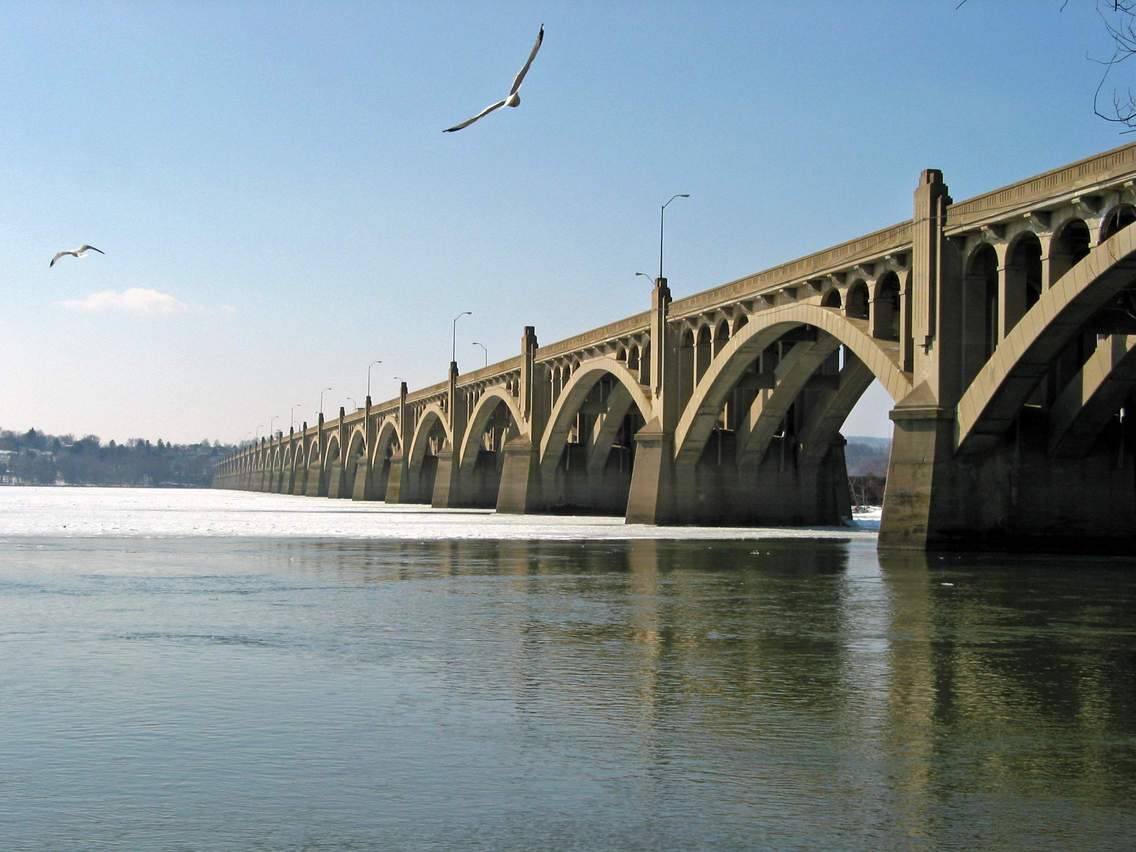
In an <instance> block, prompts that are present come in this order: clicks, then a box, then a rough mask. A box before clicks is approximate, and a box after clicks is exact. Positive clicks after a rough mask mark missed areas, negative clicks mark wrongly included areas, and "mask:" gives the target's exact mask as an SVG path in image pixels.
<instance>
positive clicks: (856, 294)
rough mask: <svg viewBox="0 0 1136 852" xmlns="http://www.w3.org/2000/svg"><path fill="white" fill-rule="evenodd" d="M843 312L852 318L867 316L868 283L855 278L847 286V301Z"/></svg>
mask: <svg viewBox="0 0 1136 852" xmlns="http://www.w3.org/2000/svg"><path fill="white" fill-rule="evenodd" d="M844 313H845V314H846V315H847V316H849V317H851V318H852V319H862V320H866V319H867V318H868V285H867V284H866V283H865V282H864V280H863V279H862V278H857V279H856V280H855V281H853V282H852V285H851V286H850V287H849V288H848V301H847V307H846V308H845V311H844Z"/></svg>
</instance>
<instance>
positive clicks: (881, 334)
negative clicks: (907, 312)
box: [872, 271, 902, 340]
mask: <svg viewBox="0 0 1136 852" xmlns="http://www.w3.org/2000/svg"><path fill="white" fill-rule="evenodd" d="M873 308H874V311H873V313H874V316H873V323H872V325H873V328H872V334H873V336H875V337H878V338H881V339H883V340H899V324H900V323H899V321H900V316H901V310H902V309H901V307H900V298H899V276H898V275H896V274H895V273H894V272H891V271H889V272H886V273H885V274H884V275H883V276H882V277H881V278H880V280H879V281H878V282H877V283H876V299H875V302H874V303H873Z"/></svg>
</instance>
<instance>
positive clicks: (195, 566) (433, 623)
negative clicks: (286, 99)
mask: <svg viewBox="0 0 1136 852" xmlns="http://www.w3.org/2000/svg"><path fill="white" fill-rule="evenodd" d="M864 526H866V527H869V528H870V524H866V525H864ZM693 535H697V536H698V537H697V538H692V537H691V536H693ZM743 535H744V537H743ZM1134 569H1136V563H1134V562H1130V561H1129V562H1125V561H1122V560H1116V559H1112V560H1104V559H1090V558H1076V557H1068V556H1065V557H1053V558H1036V557H1035V558H1029V559H1026V558H1021V557H979V556H968V557H957V556H951V557H947V558H939V557H932V558H930V559H927V558H924V557H921V556H907V557H902V558H881V557H880V556H879V555H877V552H876V549H875V538H874V534H873V533H872V532H871V531H870V529H869V531H865V530H863V529H852V530H831V529H827V530H811V531H768V530H758V531H746V532H745V533H741V532H738V531H727V530H711V531H705V530H703V531H698V532H693V531H685V530H652V529H650V528H645V527H627V526H625V525H623V524H622V523H620V522H618V521H615V520H610V519H595V518H498V517H495V516H492V515H487V514H485V513H480V512H468V513H463V512H448V513H443V512H433V511H430V510H423V509H411V508H408V507H391V508H389V509H388V508H386V507H384V506H382V505H381V504H377V505H376V504H371V505H359V504H351V503H350V502H349V501H329V500H320V499H314V498H302V497H280V496H273V495H262V494H243V493H233V492H212V491H142V490H125V489H124V490H108V489H63V488H59V489H33V488H26V489H25V488H0V848H3V849H52V850H56V849H150V848H154V849H214V848H216V849H342V848H349V849H372V848H374V849H403V848H413V849H419V848H428V849H492V850H498V849H538V848H539V849H702V848H808V849H842V848H858V849H881V848H908V849H972V848H981V847H998V848H1013V849H1068V848H1070V847H1077V848H1079V849H1131V848H1132V846H1133V838H1134V837H1136V812H1134V808H1133V802H1134V801H1136V678H1134V675H1136V612H1134V607H1133V605H1134V603H1136V570H1134Z"/></svg>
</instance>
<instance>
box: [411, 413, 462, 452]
mask: <svg viewBox="0 0 1136 852" xmlns="http://www.w3.org/2000/svg"><path fill="white" fill-rule="evenodd" d="M435 423H440V424H441V425H442V430H443V431H444V432H445V433H446V443H447V444H449V445H451V446H452V445H453V440H454V436H453V432H451V431H450V420H449V418H448V417H446V412H444V411H442V406H441V405H439V404H438V403H436V402H432V403H430V404H429V405H427V406H426V407H425V408H423V409H422V413H421V414H420V415H419V416H418V422H417V423H415V424H414V437H413V438H411V440H410V453H409V456H408V459H409V462H410V465H411V466H412V467H414V466H417V464H418V463H419V462H420V461H422V457H423V456H424V455H425V454H426V442H427V441H428V440H429V438H430V432H431V430H432V429H433V428H434V424H435Z"/></svg>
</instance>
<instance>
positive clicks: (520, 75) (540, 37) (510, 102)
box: [442, 24, 544, 133]
mask: <svg viewBox="0 0 1136 852" xmlns="http://www.w3.org/2000/svg"><path fill="white" fill-rule="evenodd" d="M542 41H544V24H541V25H540V32H538V33H537V34H536V44H534V45H533V49H532V53H530V54H529V58H528V60H527V61H526V62H525V66H524V67H523V68H522V69H521V70H520V71H518V72H517V76H516V77H515V78H513V85H512V88H510V89H509V94H508V95H506V96H505V97H504V98H503V99H502V100H499V101H497V103H495V104H490V105H489V106H487V107H486V108H485V109H483V110H482V111H481V112H479V113H478V114H477V115H475V116H474V117H473V118H467V119H466V120H465V121H463V122H462V123H461V124H455V125H454V126H453V127H447V128H446V129H445V130H443V131H442V132H443V133H453V132H454V131H455V130H461V129H462V128H463V127H469V126H470V125H471V124H473V123H474V122H475V121H477V120H478V119H479V118H482V117H483V116H486V115H489V113H491V112H493V110H495V109H500V108H501V107H503V106H507V107H515V106H518V105H519V104H520V102H521V95H520V90H521V83H523V82H524V80H525V75H526V74H527V73H529V68H530V67H531V66H532V64H533V60H534V59H536V52H537V51H538V50H540V43H541V42H542Z"/></svg>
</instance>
